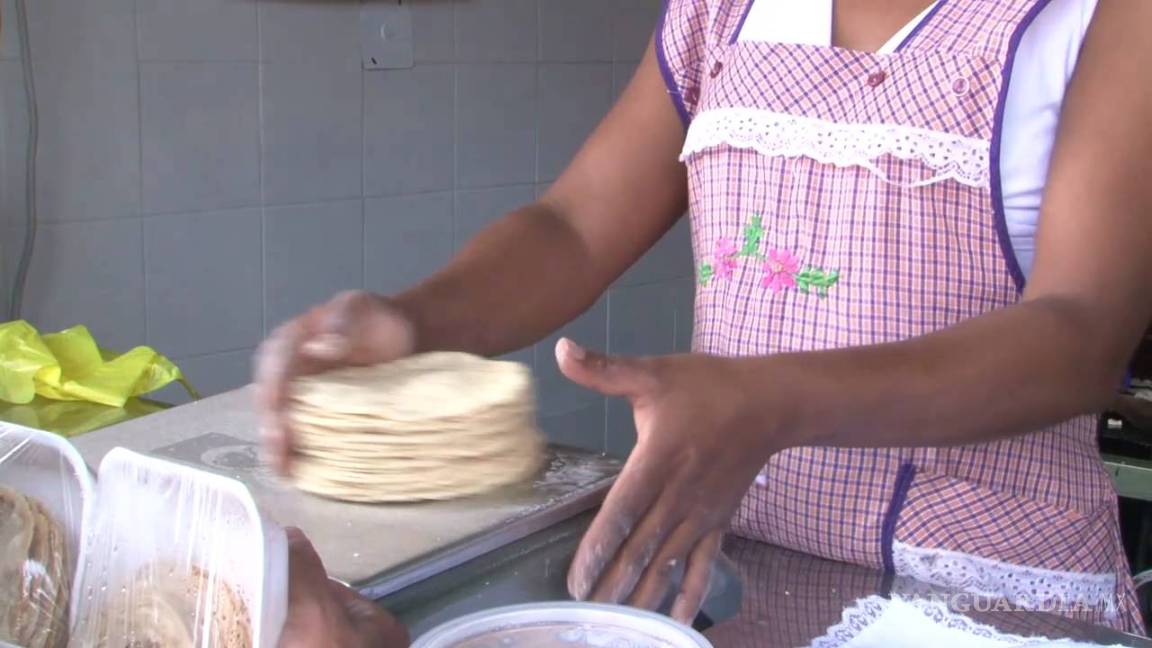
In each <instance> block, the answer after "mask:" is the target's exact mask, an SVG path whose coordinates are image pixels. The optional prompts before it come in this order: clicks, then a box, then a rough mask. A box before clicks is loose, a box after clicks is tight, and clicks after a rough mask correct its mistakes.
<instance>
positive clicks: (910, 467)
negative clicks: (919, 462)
mask: <svg viewBox="0 0 1152 648" xmlns="http://www.w3.org/2000/svg"><path fill="white" fill-rule="evenodd" d="M915 478H916V464H913V463H906V464H904V465H902V466H900V470H899V471H897V472H896V487H895V488H894V489H892V502H891V503H890V504H889V505H888V512H887V513H885V514H884V526H883V527H882V528H881V531H880V557H881V558H882V559H883V560H884V573H886V574H894V573H896V565H895V563H894V561H893V558H892V542H893V540H894V538H895V536H896V522H897V521H898V520H899V519H900V513H901V512H902V511H903V510H904V502H905V500H907V499H908V489H910V488H911V487H912V481H913V480H914V479H915Z"/></svg>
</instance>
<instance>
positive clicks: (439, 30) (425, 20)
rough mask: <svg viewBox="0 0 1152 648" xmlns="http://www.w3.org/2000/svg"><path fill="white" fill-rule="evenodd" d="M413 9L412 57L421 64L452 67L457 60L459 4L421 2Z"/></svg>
mask: <svg viewBox="0 0 1152 648" xmlns="http://www.w3.org/2000/svg"><path fill="white" fill-rule="evenodd" d="M409 6H410V7H411V8H412V39H413V44H412V47H413V52H412V57H413V59H414V60H415V61H416V63H417V64H420V63H452V62H454V61H455V60H456V38H455V36H456V34H455V31H456V3H455V2H453V0H420V1H419V2H410V3H409Z"/></svg>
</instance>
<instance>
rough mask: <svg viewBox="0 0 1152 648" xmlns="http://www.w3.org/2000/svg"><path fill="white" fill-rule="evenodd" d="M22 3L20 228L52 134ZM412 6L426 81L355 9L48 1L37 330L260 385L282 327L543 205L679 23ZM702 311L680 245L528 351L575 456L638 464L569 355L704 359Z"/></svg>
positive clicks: (640, 3)
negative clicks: (28, 186)
mask: <svg viewBox="0 0 1152 648" xmlns="http://www.w3.org/2000/svg"><path fill="white" fill-rule="evenodd" d="M372 1H374V2H386V1H390V0H372ZM0 2H3V3H4V4H3V5H0V6H2V7H3V8H4V10H5V18H6V19H5V21H4V32H3V34H2V35H0V39H2V41H3V42H0V59H3V60H0V93H2V94H0V106H3V114H2V115H0V143H2V144H3V150H4V155H3V156H0V188H2V189H3V190H4V191H3V194H2V195H0V210H2V211H3V212H4V213H3V214H0V216H2V218H0V226H3V225H4V224H5V223H8V222H10V221H12V220H13V219H15V218H17V217H18V216H19V213H20V205H21V204H22V200H23V193H22V190H21V187H22V179H21V177H22V175H21V174H22V165H21V162H20V160H19V157H20V156H16V158H17V159H15V161H12V158H13V155H12V152H14V151H17V150H18V147H16V146H14V144H17V143H18V142H20V141H21V138H22V137H23V132H24V131H23V125H24V124H25V123H26V118H25V116H24V115H23V114H22V113H21V110H20V106H19V104H22V98H21V97H20V96H19V94H17V93H16V92H17V90H18V88H19V82H20V79H21V77H20V74H19V66H18V64H17V62H15V61H13V60H11V59H12V58H13V57H15V56H16V49H15V43H14V42H13V41H12V38H11V34H12V29H11V28H12V25H13V20H11V19H9V16H12V13H11V7H12V2H13V0H0ZM405 4H407V5H409V6H410V7H411V9H412V16H413V30H414V34H415V51H414V59H415V61H416V66H415V67H414V68H411V69H407V70H390V71H363V70H362V69H361V66H360V43H359V27H358V15H359V7H360V3H359V2H357V1H354V0H352V1H350V0H84V1H83V2H79V1H77V0H31V1H30V2H29V9H30V11H31V13H32V15H31V19H32V39H33V47H34V52H35V57H36V59H35V61H34V62H35V65H36V70H37V74H38V78H37V81H38V86H39V89H40V107H41V116H42V131H41V138H42V141H43V146H42V149H41V166H40V171H41V182H40V198H41V218H42V220H43V221H44V223H45V225H44V229H43V230H42V232H43V234H42V236H41V242H40V245H39V247H38V248H37V254H36V259H35V264H34V268H33V277H32V281H31V286H30V289H31V294H30V296H29V299H28V307H27V309H26V310H27V312H28V316H29V318H30V319H32V320H33V322H34V323H35V324H37V325H40V326H45V327H48V328H60V327H64V326H67V325H70V324H73V323H78V322H83V323H86V324H88V325H89V326H91V327H92V328H93V331H94V332H95V333H96V334H97V335H98V336H99V337H100V339H101V341H102V342H104V343H106V344H108V345H110V346H115V347H128V346H133V345H136V344H141V343H148V344H152V345H154V346H156V347H157V348H159V349H160V350H161V351H162V352H164V353H166V354H169V355H170V356H171V357H173V358H174V359H176V360H177V361H178V363H179V364H180V365H181V366H183V367H184V369H185V370H186V372H187V373H188V375H189V376H190V377H191V379H192V380H193V381H194V382H195V383H196V384H197V386H198V387H200V388H201V390H203V391H204V392H205V393H213V392H216V391H219V390H223V389H228V388H231V387H234V386H237V385H240V384H243V383H244V382H246V381H247V380H248V365H249V359H250V354H251V350H252V349H253V348H254V347H255V345H256V344H258V343H259V341H260V339H261V338H262V337H263V335H264V333H265V331H266V330H267V327H269V326H271V325H274V324H275V323H276V322H277V321H279V320H281V319H283V318H285V317H289V316H291V315H292V314H294V313H296V312H298V311H299V310H301V309H303V308H305V307H306V306H308V305H310V304H312V303H313V302H316V301H320V300H322V299H325V298H326V297H328V296H329V295H330V294H331V293H332V292H335V291H337V290H339V289H342V288H347V287H355V286H364V287H366V288H368V289H370V290H375V291H379V292H385V293H391V292H396V291H399V290H402V289H403V288H405V287H407V286H409V285H411V284H412V283H414V282H416V281H419V280H420V279H422V278H424V277H425V276H427V275H428V274H430V273H432V272H434V271H435V270H436V269H438V268H440V267H442V266H443V264H444V263H445V262H447V260H448V259H449V258H450V256H451V255H452V253H453V251H454V250H455V249H457V247H458V246H459V245H460V244H461V243H462V242H463V241H464V240H465V239H466V238H467V237H468V236H471V235H472V234H474V233H475V232H477V231H479V229H481V228H482V227H483V226H484V225H486V224H487V223H490V222H491V221H493V220H495V219H496V218H499V217H500V216H501V215H503V213H505V212H506V211H507V210H509V209H512V208H515V207H517V206H519V205H521V204H524V203H526V202H528V201H530V200H532V199H533V198H534V197H535V196H536V195H537V193H538V192H539V191H541V190H542V189H543V188H544V187H546V186H547V184H548V183H549V182H550V181H551V180H552V179H553V178H554V177H555V176H556V175H557V174H559V173H560V172H561V171H562V170H563V167H564V165H565V164H566V162H567V160H568V158H569V157H570V156H571V155H572V153H573V152H574V151H575V150H576V149H577V147H579V145H580V143H581V142H582V141H583V138H584V137H585V135H586V134H587V133H588V132H589V131H590V130H591V129H592V128H594V127H595V125H596V123H597V122H598V120H599V119H600V117H601V116H602V115H603V113H604V112H605V111H606V110H607V109H608V107H609V106H610V104H611V101H612V100H613V98H614V97H615V96H617V95H618V93H619V91H620V89H621V88H622V86H623V84H624V83H625V82H626V80H627V79H628V78H629V77H630V76H631V73H632V71H633V70H634V68H635V65H636V61H638V60H639V59H640V56H641V54H642V52H643V49H644V46H645V44H646V42H647V40H648V38H649V37H650V35H651V33H652V30H653V28H654V26H655V24H656V21H657V18H658V13H659V7H660V0H416V1H414V2H406V3H405ZM14 101H15V102H16V103H14ZM6 231H7V230H6ZM15 238H17V237H14V236H7V237H5V239H6V240H5V243H4V248H3V253H4V255H5V256H6V257H8V259H9V261H11V259H12V256H13V255H12V254H10V252H9V250H10V249H11V247H10V244H9V241H8V239H15ZM5 278H6V275H5V274H4V273H0V283H4V284H5V288H6V289H7V282H5V281H3V280H4V279H5ZM692 288H693V286H692V280H691V260H690V245H689V242H688V237H687V227H686V226H680V227H679V228H678V229H676V230H674V231H673V232H672V233H670V234H669V235H668V237H666V238H665V240H663V241H662V242H661V243H660V244H659V245H658V246H657V247H656V248H655V249H654V250H653V251H652V252H651V253H650V254H649V255H648V256H647V257H645V258H644V259H643V260H642V261H641V262H640V263H638V264H637V266H636V267H635V268H633V269H632V270H630V271H629V273H628V274H627V275H626V276H625V277H624V278H622V279H621V281H620V282H618V284H617V286H615V287H614V288H613V290H612V291H611V294H610V295H609V296H606V297H605V298H604V299H602V300H601V301H600V302H598V303H597V304H596V305H595V306H593V307H592V308H591V309H590V310H589V311H588V312H587V313H585V314H584V315H582V316H581V317H580V318H578V319H577V320H576V321H574V322H573V323H571V324H569V325H568V326H566V327H565V328H564V330H563V331H562V332H561V333H558V334H557V335H554V336H551V337H550V338H549V339H547V340H544V341H542V342H540V343H539V344H537V345H535V346H534V347H531V348H528V349H523V350H521V351H518V352H516V353H513V354H509V357H512V358H515V359H518V360H521V361H523V362H527V363H529V364H532V365H534V366H535V368H536V370H537V372H538V376H539V383H540V392H541V400H540V404H541V412H542V415H543V422H544V428H545V429H546V431H547V432H548V434H549V435H551V436H552V437H553V438H555V439H557V440H562V441H565V442H568V443H572V444H575V445H582V446H584V447H590V448H595V449H603V448H605V447H611V448H612V449H613V450H614V451H616V452H622V451H624V450H625V449H626V448H628V447H630V444H631V439H632V438H633V436H630V435H631V434H632V433H631V432H630V423H629V421H630V412H629V410H628V408H627V404H626V403H621V402H613V403H606V402H605V399H603V398H602V397H600V396H599V395H597V394H594V393H592V392H588V391H587V390H584V389H582V388H579V387H576V386H575V385H572V384H570V383H568V382H567V380H566V379H565V378H564V377H563V376H561V375H560V373H559V371H558V370H557V369H556V366H555V360H554V358H553V356H552V346H553V345H554V343H555V340H556V339H557V337H558V336H559V335H560V334H565V335H569V336H571V337H573V338H575V339H576V340H578V341H579V342H581V343H583V344H586V345H588V346H590V347H595V348H603V349H609V350H611V351H614V352H620V353H655V352H669V351H672V350H675V349H681V350H682V349H685V348H687V345H688V344H689V342H690V331H691V325H690V324H691V320H690V310H691V294H692ZM164 396H165V397H166V398H172V399H176V400H179V398H180V397H179V394H178V392H172V391H171V390H166V391H165V394H164ZM606 423H607V424H608V426H607V427H606ZM606 443H607V444H608V445H607V446H606V445H605V444H606Z"/></svg>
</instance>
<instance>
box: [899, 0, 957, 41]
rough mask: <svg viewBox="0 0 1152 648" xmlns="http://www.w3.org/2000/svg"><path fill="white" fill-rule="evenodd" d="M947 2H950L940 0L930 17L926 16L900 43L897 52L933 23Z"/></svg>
mask: <svg viewBox="0 0 1152 648" xmlns="http://www.w3.org/2000/svg"><path fill="white" fill-rule="evenodd" d="M947 2H948V0H940V1H939V2H937V3H936V4H935V6H933V7H932V9H931V10H930V11H929V12H928V15H926V16H924V19H923V20H921V21H920V23H919V24H918V25H916V26H915V27H913V28H912V31H910V32H908V35H907V36H905V37H904V40H902V41H900V44H899V45H897V46H896V51H897V52H899V51H900V50H902V49H904V46H905V45H907V44H908V43H911V42H912V39H913V38H916V36H917V35H919V34H920V30H922V29H924V26H925V25H927V24H928V23H930V22H932V19H933V18H935V17H936V14H938V13H940V10H941V9H942V8H943V7H944V5H945V3H947Z"/></svg>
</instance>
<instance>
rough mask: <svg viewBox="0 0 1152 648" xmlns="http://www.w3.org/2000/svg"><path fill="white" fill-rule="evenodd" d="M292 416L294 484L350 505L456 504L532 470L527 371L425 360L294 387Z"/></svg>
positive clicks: (458, 359) (537, 455)
mask: <svg viewBox="0 0 1152 648" xmlns="http://www.w3.org/2000/svg"><path fill="white" fill-rule="evenodd" d="M293 396H294V406H293V411H292V414H291V417H292V426H293V431H294V432H295V437H294V441H295V445H296V449H297V452H298V453H299V457H298V459H297V460H296V462H295V463H294V464H293V469H292V470H293V475H294V478H295V480H296V483H297V485H298V486H299V487H300V488H301V489H303V490H306V491H310V492H313V493H316V494H318V495H324V496H327V497H332V498H335V499H341V500H347V501H355V502H405V501H417V500H436V499H449V498H454V497H463V496H466V495H473V494H477V493H481V492H484V491H487V490H491V489H493V488H497V487H499V486H504V485H508V484H512V483H516V482H520V481H523V480H525V479H527V478H529V477H530V476H532V475H533V474H535V472H536V471H537V470H538V469H539V467H540V464H541V461H542V457H543V443H542V440H541V436H540V433H539V431H538V430H537V427H536V407H535V393H534V386H533V382H532V374H531V371H530V370H529V369H528V367H526V366H524V365H522V364H519V363H515V362H503V361H494V360H487V359H484V358H481V357H478V356H473V355H469V354H466V353H446V352H445V353H428V354H423V355H417V356H413V357H410V358H405V359H402V360H398V361H396V362H391V363H387V364H383V365H378V366H374V367H353V368H345V369H339V370H336V371H332V372H329V373H326V374H321V375H318V376H309V377H306V378H302V379H300V380H299V381H298V382H297V383H296V384H295V386H294V392H293Z"/></svg>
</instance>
